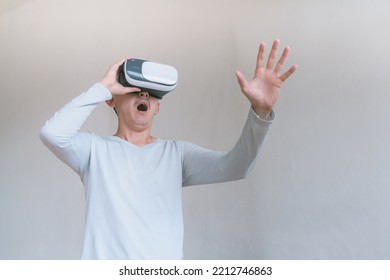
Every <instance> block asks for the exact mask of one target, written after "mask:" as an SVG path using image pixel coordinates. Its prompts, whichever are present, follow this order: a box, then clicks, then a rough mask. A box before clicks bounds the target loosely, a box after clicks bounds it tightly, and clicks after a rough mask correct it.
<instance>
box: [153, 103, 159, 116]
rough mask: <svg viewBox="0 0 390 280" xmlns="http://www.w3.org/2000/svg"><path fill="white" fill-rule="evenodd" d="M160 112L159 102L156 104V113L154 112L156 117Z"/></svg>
mask: <svg viewBox="0 0 390 280" xmlns="http://www.w3.org/2000/svg"><path fill="white" fill-rule="evenodd" d="M159 112H160V102H157V106H156V111H155V112H154V114H155V115H157V114H158V113H159Z"/></svg>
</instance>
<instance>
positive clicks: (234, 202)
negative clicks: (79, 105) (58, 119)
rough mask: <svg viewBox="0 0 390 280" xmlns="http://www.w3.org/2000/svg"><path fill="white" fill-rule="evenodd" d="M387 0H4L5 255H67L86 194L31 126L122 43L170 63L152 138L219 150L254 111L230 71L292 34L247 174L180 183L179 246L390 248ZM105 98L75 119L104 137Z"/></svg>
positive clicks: (315, 255)
mask: <svg viewBox="0 0 390 280" xmlns="http://www.w3.org/2000/svg"><path fill="white" fill-rule="evenodd" d="M389 10H390V2H389V1H380V0H376V1H365V0H364V1H362V0H360V1H348V0H344V1H319V0H314V1H313V0H310V1H309V0H297V1H287V0H274V1H266V0H258V1H254V0H253V1H252V0H245V1H222V0H213V1H210V0H207V1H206V0H196V1H188V0H187V1H183V0H166V1H157V0H156V1H153V0H144V1H130V0H129V1H124V0H110V1H103V0H100V1H97V0H94V1H92V0H83V1H76V0H66V1H64V0H50V1H49V0H30V1H28V0H26V1H15V0H12V1H11V0H9V1H0V50H1V51H0V81H1V82H0V94H1V95H0V96H1V102H0V107H1V108H0V131H1V137H0V154H1V157H0V258H1V259H77V258H78V257H79V253H80V248H81V244H82V233H83V221H84V193H83V187H82V184H81V182H80V180H79V178H78V177H77V175H76V174H74V173H73V172H72V171H71V170H70V168H68V167H67V166H65V165H64V164H62V163H61V162H59V161H58V160H57V159H56V158H55V157H54V156H53V155H52V154H51V153H50V152H49V151H48V150H46V148H45V147H44V146H43V145H42V144H41V143H40V141H39V139H38V131H39V129H40V127H41V126H42V125H43V123H44V122H45V120H46V119H48V118H49V117H50V116H51V115H52V114H53V113H54V112H55V111H56V110H58V109H59V108H60V107H61V106H62V105H63V104H65V103H66V102H67V101H69V100H70V99H71V98H73V97H75V96H76V95H78V94H80V93H81V92H83V91H85V90H86V89H88V88H89V86H91V85H92V84H94V83H95V82H97V81H98V80H99V79H100V78H101V77H102V75H103V74H104V73H105V71H106V70H107V69H108V67H109V65H110V64H111V63H113V62H115V61H117V60H118V59H120V58H122V57H124V56H127V55H131V56H134V57H142V58H147V59H151V60H156V61H161V62H165V63H169V64H172V65H174V66H176V67H177V69H178V70H179V73H180V84H179V86H178V88H177V90H176V91H175V92H173V93H172V94H170V95H169V96H167V97H166V98H164V100H163V102H162V111H161V114H160V115H159V116H158V118H157V119H156V121H155V128H154V131H153V133H154V135H157V136H159V137H161V138H171V139H183V140H188V141H192V142H195V143H197V144H200V145H203V146H205V147H207V148H211V149H219V150H227V149H230V147H231V146H232V145H233V144H234V143H235V141H236V140H237V137H238V136H239V134H240V131H241V128H242V125H243V123H244V121H245V118H246V114H247V111H248V109H249V105H248V102H247V101H246V99H245V98H244V97H243V96H242V94H241V93H240V91H239V87H238V85H237V82H236V79H235V76H234V71H235V70H241V71H242V72H244V73H245V74H246V75H247V76H252V74H253V69H254V66H255V59H256V54H257V47H258V44H259V43H260V42H261V41H265V42H266V43H267V44H268V47H269V46H270V44H271V43H272V40H273V39H274V38H280V39H281V41H282V45H285V44H288V45H290V46H291V48H292V54H291V56H290V57H289V59H288V64H292V63H298V64H299V66H300V67H299V69H298V72H297V73H296V74H294V76H293V77H291V79H290V80H288V82H287V83H286V84H285V87H284V88H283V91H282V95H281V98H280V101H279V103H278V105H277V108H276V109H275V110H276V114H277V119H276V120H275V122H274V124H273V126H272V129H271V131H270V133H269V135H268V138H267V141H266V143H265V145H264V147H263V150H262V153H261V158H260V159H259V160H258V162H257V165H256V166H255V168H254V170H253V173H252V174H251V175H250V177H249V178H247V179H246V180H244V181H239V182H231V183H226V184H219V185H207V186H199V187H191V188H186V189H185V190H184V195H183V202H184V217H185V248H184V250H185V258H187V259H389V258H390V238H389V237H390V204H389V203H388V201H389V197H390V172H389V171H390V170H389V167H390V150H389V143H390V110H389V109H388V108H389V104H390V92H389V89H390V86H389V78H390V66H389V65H390V56H389V53H388V50H389V49H390V37H389V33H388V26H390V17H388V11H389ZM115 128H116V120H115V115H114V113H113V112H112V110H111V109H109V108H108V107H107V106H105V105H103V104H102V105H100V106H99V107H98V108H97V109H96V111H95V112H94V113H93V114H92V115H91V117H90V118H89V119H88V121H87V123H86V124H85V126H84V127H83V129H85V130H90V131H94V132H96V133H99V134H113V133H114V132H115Z"/></svg>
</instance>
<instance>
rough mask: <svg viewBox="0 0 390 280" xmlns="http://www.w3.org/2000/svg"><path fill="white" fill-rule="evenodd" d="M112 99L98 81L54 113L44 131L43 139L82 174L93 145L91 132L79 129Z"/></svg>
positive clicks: (41, 131) (58, 155) (65, 161)
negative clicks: (102, 103)
mask: <svg viewBox="0 0 390 280" xmlns="http://www.w3.org/2000/svg"><path fill="white" fill-rule="evenodd" d="M111 98H112V95H111V93H110V92H109V90H108V89H107V88H106V87H104V86H103V85H101V84H99V83H97V84H95V85H94V86H92V87H91V88H90V89H89V90H87V91H86V92H84V93H83V94H81V95H80V96H78V97H76V98H74V99H73V100H72V101H70V102H69V103H68V104H66V105H65V106H64V107H62V108H61V109H60V110H59V111H58V112H56V113H55V114H54V116H53V117H51V118H50V119H49V120H48V121H46V123H45V125H44V126H43V127H42V128H41V130H40V134H39V136H40V138H41V140H42V142H43V143H44V144H45V145H46V146H47V147H48V148H49V149H50V150H51V151H52V152H53V153H54V154H55V155H56V156H57V157H58V158H59V159H60V160H62V161H63V162H64V163H66V164H67V165H69V166H70V167H71V168H72V169H73V170H74V171H76V172H77V173H79V174H81V173H82V172H83V169H84V166H85V165H86V163H87V161H88V158H89V153H90V146H91V144H90V143H91V134H90V133H86V132H79V131H80V128H81V126H82V124H83V123H84V122H85V120H86V119H87V117H88V116H89V115H90V114H91V112H92V111H93V110H94V109H95V108H96V106H97V105H98V104H99V103H101V102H103V101H105V100H109V99H111Z"/></svg>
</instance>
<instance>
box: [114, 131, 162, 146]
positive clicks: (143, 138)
mask: <svg viewBox="0 0 390 280" xmlns="http://www.w3.org/2000/svg"><path fill="white" fill-rule="evenodd" d="M115 136H117V137H119V138H122V139H123V140H126V141H128V142H130V143H132V144H134V145H136V146H138V147H142V146H145V145H147V144H151V143H154V142H155V141H156V137H154V136H151V135H150V131H142V132H136V131H121V130H119V129H118V131H117V133H116V134H115Z"/></svg>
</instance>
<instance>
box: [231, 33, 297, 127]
mask: <svg viewBox="0 0 390 280" xmlns="http://www.w3.org/2000/svg"><path fill="white" fill-rule="evenodd" d="M279 45H280V41H279V40H275V41H274V42H273V44H272V49H271V52H270V54H269V57H268V61H267V64H266V67H263V60H264V52H265V44H264V43H261V44H260V47H259V52H258V55H257V64H256V70H255V75H254V78H253V79H252V80H249V81H248V80H247V79H246V78H245V77H244V75H243V74H242V73H241V72H239V71H237V72H236V75H237V79H238V82H239V84H240V87H241V91H242V92H243V93H244V95H245V96H246V97H247V98H248V100H249V102H250V103H251V105H252V107H253V109H254V110H255V112H256V113H257V114H258V115H259V116H260V117H261V118H263V119H267V118H268V117H269V114H270V113H271V112H272V110H273V108H274V106H275V104H276V102H277V100H278V97H279V93H280V89H281V87H282V84H283V82H284V81H285V80H286V79H287V78H288V77H289V76H290V75H291V74H292V73H294V72H295V70H296V69H297V67H298V66H297V65H293V66H291V67H290V68H289V69H288V70H287V71H286V72H285V73H283V74H282V75H280V70H281V69H282V67H283V64H284V62H285V60H286V58H287V56H288V54H289V52H290V48H289V47H285V48H284V50H283V53H282V55H281V57H280V59H279V60H278V62H277V64H276V66H275V68H274V63H275V58H276V52H277V50H278V47H279Z"/></svg>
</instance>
